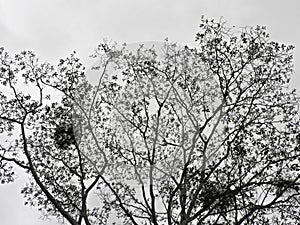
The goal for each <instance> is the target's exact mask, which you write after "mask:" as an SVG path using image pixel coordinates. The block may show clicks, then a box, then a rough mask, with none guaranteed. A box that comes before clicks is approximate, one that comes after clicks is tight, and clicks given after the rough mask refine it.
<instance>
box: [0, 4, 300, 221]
mask: <svg viewBox="0 0 300 225" xmlns="http://www.w3.org/2000/svg"><path fill="white" fill-rule="evenodd" d="M299 6H300V2H299V0H285V1H283V0H263V1H262V0H248V1H247V0H181V1H179V0H147V1H146V0H106V1H105V0H85V1H84V0H48V1H46V0H0V47H1V46H3V47H5V49H6V50H7V51H9V52H11V53H15V52H19V51H21V50H25V49H30V50H33V51H34V52H36V53H37V55H38V56H39V57H40V58H41V59H42V60H43V61H50V62H53V63H57V62H58V59H59V58H61V57H65V56H67V55H69V54H70V53H71V52H72V51H73V50H76V51H77V52H78V55H79V56H80V57H81V58H82V59H83V60H84V62H85V63H86V66H89V65H91V64H92V62H91V61H88V56H89V55H90V54H92V53H93V49H94V48H95V47H96V46H97V44H98V43H99V42H100V41H101V40H102V39H103V38H108V39H112V40H113V41H118V42H120V43H123V42H126V43H131V42H139V41H163V40H164V39H165V38H166V37H168V38H169V40H170V41H176V42H178V43H181V44H189V43H193V40H194V37H195V33H196V32H197V29H198V25H199V21H200V17H201V15H205V16H206V17H209V18H215V19H219V18H220V17H221V16H222V17H223V18H224V20H226V21H227V22H228V25H235V26H246V25H250V26H255V25H265V26H267V30H268V31H269V33H270V34H271V38H272V39H274V40H276V41H279V42H282V43H285V44H293V45H295V46H296V50H295V74H294V77H293V78H292V84H293V86H294V87H298V88H299V89H300V75H299V72H298V70H300V50H299V48H300V30H299V24H300V16H299V12H298V11H299V9H300V7H299ZM21 183H22V182H21V180H19V181H18V183H17V184H16V185H15V184H13V185H9V186H0V224H1V225H11V224H14V225H46V224H47V225H48V223H46V222H44V221H41V220H39V219H38V217H39V214H38V213H37V212H36V210H35V209H30V208H28V207H26V208H24V207H23V206H22V204H23V200H22V199H21V197H20V196H19V194H18V190H17V189H18V187H20V185H21ZM52 224H53V225H54V224H56V222H55V221H54V222H53V223H52Z"/></svg>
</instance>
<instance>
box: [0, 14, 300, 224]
mask: <svg viewBox="0 0 300 225" xmlns="http://www.w3.org/2000/svg"><path fill="white" fill-rule="evenodd" d="M196 43H197V47H195V48H190V47H188V46H184V47H179V46H177V45H176V44H172V43H169V42H168V41H165V43H164V47H163V49H162V52H163V54H161V55H157V53H156V51H155V49H154V48H148V49H147V48H144V47H143V45H141V46H140V47H139V48H138V50H137V51H136V52H131V51H128V50H126V45H123V46H121V47H118V46H117V45H116V44H110V43H108V42H103V43H101V44H99V46H98V48H97V49H96V51H95V54H94V55H93V57H95V58H97V59H98V60H99V62H100V66H99V67H95V68H94V69H96V70H98V71H99V82H98V84H97V85H95V86H93V85H91V84H89V83H88V81H87V80H86V77H85V70H84V68H83V65H82V64H81V63H80V61H79V59H78V58H77V57H76V56H75V54H71V56H70V57H68V58H66V59H61V60H60V61H59V64H58V65H57V66H56V67H54V66H51V65H50V64H47V63H39V61H38V59H37V57H36V56H35V55H34V54H33V53H32V52H30V51H24V52H21V53H20V54H17V55H15V56H14V57H10V56H9V55H8V53H7V52H5V51H4V49H3V48H1V51H0V56H1V64H0V65H1V74H0V79H1V80H0V81H1V85H2V87H1V90H3V91H1V92H0V97H1V111H0V132H1V135H2V136H5V137H6V142H3V143H1V148H0V157H1V161H0V162H1V163H0V172H1V177H0V178H1V182H2V183H7V182H11V181H13V178H14V174H13V168H14V167H13V165H16V166H18V167H20V168H22V169H24V171H26V173H27V174H28V177H29V179H30V182H29V183H28V184H27V186H26V187H24V189H23V190H22V193H23V195H24V197H25V199H26V202H25V204H30V205H35V206H37V207H38V208H39V210H41V211H42V212H43V213H44V214H45V215H51V216H55V217H57V218H60V219H62V220H66V221H67V222H68V223H70V224H72V225H79V224H87V225H88V224H108V223H113V222H114V223H115V224H116V223H117V221H119V222H120V224H135V225H137V224H154V225H160V224H169V225H171V224H180V225H185V224H274V223H275V224H282V223H284V224H296V222H297V221H299V216H298V213H297V212H299V207H300V204H299V184H300V173H299V156H300V150H299V144H300V143H299V135H300V127H299V109H298V106H299V98H298V96H297V94H296V91H295V90H290V89H289V87H288V84H289V80H290V76H291V74H292V51H293V47H292V46H286V45H283V44H282V45H280V44H278V43H276V42H273V41H271V40H270V39H269V35H268V34H267V33H266V30H265V28H264V27H260V26H257V27H256V28H249V27H247V28H243V29H236V28H234V27H233V28H230V27H227V26H226V24H225V23H223V22H222V21H219V22H216V21H214V20H212V21H209V20H207V19H205V18H202V20H201V24H200V31H199V32H198V33H197V35H196ZM113 71H114V72H113ZM34 88H35V90H36V91H34ZM26 91H27V92H26ZM17 132H18V133H17ZM95 193H96V194H97V196H98V198H97V199H98V203H99V204H98V206H94V205H95V204H94V203H91V200H90V196H91V195H93V194H95ZM94 201H95V200H93V202H94ZM110 215H113V216H110ZM117 218H118V219H117Z"/></svg>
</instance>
